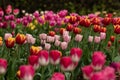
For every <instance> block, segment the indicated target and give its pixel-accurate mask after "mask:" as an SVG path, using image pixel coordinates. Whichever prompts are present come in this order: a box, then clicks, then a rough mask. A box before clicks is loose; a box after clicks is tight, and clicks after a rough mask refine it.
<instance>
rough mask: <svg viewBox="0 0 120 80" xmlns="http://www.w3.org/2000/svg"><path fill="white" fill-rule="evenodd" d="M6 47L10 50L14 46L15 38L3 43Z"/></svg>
mask: <svg viewBox="0 0 120 80" xmlns="http://www.w3.org/2000/svg"><path fill="white" fill-rule="evenodd" d="M5 44H6V47H7V48H12V47H13V46H14V44H15V38H12V37H9V38H8V39H7V40H6V41H5Z"/></svg>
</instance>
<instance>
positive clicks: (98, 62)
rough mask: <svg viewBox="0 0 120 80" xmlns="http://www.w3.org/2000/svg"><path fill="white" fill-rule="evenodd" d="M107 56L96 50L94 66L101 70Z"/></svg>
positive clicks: (93, 59)
mask: <svg viewBox="0 0 120 80" xmlns="http://www.w3.org/2000/svg"><path fill="white" fill-rule="evenodd" d="M105 59H106V56H105V55H104V53H103V52H101V51H95V52H94V53H93V55H92V66H93V68H94V69H95V70H101V69H102V67H103V65H104V63H105Z"/></svg>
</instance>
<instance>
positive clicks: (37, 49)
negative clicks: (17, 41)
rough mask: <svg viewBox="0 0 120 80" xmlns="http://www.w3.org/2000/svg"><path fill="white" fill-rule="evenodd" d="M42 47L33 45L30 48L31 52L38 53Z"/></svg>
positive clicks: (32, 53)
mask: <svg viewBox="0 0 120 80" xmlns="http://www.w3.org/2000/svg"><path fill="white" fill-rule="evenodd" d="M41 49H42V47H39V46H31V48H30V54H31V55H38V52H39V51H40V50H41Z"/></svg>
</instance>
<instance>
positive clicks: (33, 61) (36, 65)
mask: <svg viewBox="0 0 120 80" xmlns="http://www.w3.org/2000/svg"><path fill="white" fill-rule="evenodd" d="M28 62H29V64H30V65H32V66H33V68H34V69H35V70H36V69H38V68H39V62H38V56H35V55H31V56H29V57H28Z"/></svg>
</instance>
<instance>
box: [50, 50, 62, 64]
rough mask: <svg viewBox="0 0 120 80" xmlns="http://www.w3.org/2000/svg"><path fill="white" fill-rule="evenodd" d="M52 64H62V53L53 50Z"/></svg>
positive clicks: (51, 52)
mask: <svg viewBox="0 0 120 80" xmlns="http://www.w3.org/2000/svg"><path fill="white" fill-rule="evenodd" d="M49 55H50V63H51V64H53V65H57V64H59V63H60V58H61V56H62V53H61V52H60V51H58V50H51V51H50V53H49Z"/></svg>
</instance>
